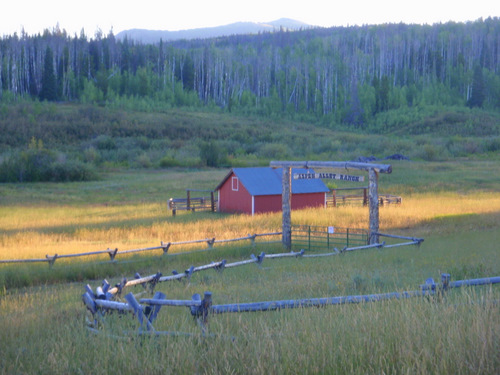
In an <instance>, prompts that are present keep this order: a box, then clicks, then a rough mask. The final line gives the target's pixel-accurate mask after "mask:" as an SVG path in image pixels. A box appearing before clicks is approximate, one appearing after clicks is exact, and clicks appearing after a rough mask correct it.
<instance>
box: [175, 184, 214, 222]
mask: <svg viewBox="0 0 500 375" xmlns="http://www.w3.org/2000/svg"><path fill="white" fill-rule="evenodd" d="M193 193H208V195H203V196H193ZM168 208H169V209H170V210H171V211H172V215H173V216H175V215H176V214H177V211H179V210H180V211H191V212H195V211H211V212H215V211H216V210H217V198H216V196H215V192H214V191H212V190H199V189H187V190H186V198H170V199H169V200H168Z"/></svg>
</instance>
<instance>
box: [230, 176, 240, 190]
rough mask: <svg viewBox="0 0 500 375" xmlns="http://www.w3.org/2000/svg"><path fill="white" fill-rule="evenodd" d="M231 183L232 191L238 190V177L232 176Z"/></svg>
mask: <svg viewBox="0 0 500 375" xmlns="http://www.w3.org/2000/svg"><path fill="white" fill-rule="evenodd" d="M231 185H232V188H233V191H238V190H239V187H240V186H239V185H240V184H239V181H238V177H233V178H232V179H231Z"/></svg>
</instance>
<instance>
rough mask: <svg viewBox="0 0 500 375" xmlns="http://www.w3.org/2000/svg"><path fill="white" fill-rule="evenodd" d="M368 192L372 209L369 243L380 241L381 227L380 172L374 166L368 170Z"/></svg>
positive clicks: (370, 208) (370, 209)
mask: <svg viewBox="0 0 500 375" xmlns="http://www.w3.org/2000/svg"><path fill="white" fill-rule="evenodd" d="M368 179H369V186H368V194H369V199H368V200H369V204H370V207H369V211H370V240H369V243H370V245H371V244H374V243H378V235H377V233H378V229H379V210H378V205H379V202H378V173H377V171H376V170H375V169H374V168H370V169H369V170H368Z"/></svg>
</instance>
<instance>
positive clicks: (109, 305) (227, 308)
mask: <svg viewBox="0 0 500 375" xmlns="http://www.w3.org/2000/svg"><path fill="white" fill-rule="evenodd" d="M498 283H500V276H495V277H487V278H480V279H468V280H458V281H451V276H450V274H442V275H441V283H438V284H437V283H435V282H434V280H433V279H432V278H430V279H427V280H426V281H425V283H424V284H423V285H421V286H420V289H419V290H413V291H404V292H389V293H379V294H366V295H349V296H337V297H324V298H306V299H291V300H277V301H262V302H249V303H230V304H224V305H214V304H213V299H212V293H211V292H209V291H206V292H205V293H204V296H203V298H202V297H201V295H200V294H198V293H196V294H194V295H193V296H192V297H191V299H186V300H169V299H167V298H166V295H165V294H164V293H162V292H156V293H155V295H154V296H153V298H142V299H140V300H139V301H137V299H136V297H135V296H134V295H133V294H132V293H128V294H127V295H126V296H125V300H126V301H127V302H117V301H110V300H107V299H106V297H107V296H108V291H107V290H105V289H103V288H101V287H98V288H97V291H96V293H95V294H94V293H93V291H92V290H91V289H90V288H89V287H88V286H87V291H86V292H85V293H84V294H83V295H82V300H83V302H84V304H85V306H86V307H87V309H88V310H89V311H90V312H91V314H92V316H93V319H94V321H93V322H91V324H90V326H89V329H90V330H91V331H93V332H96V333H101V332H103V331H101V330H99V328H104V327H103V317H104V316H105V315H106V314H108V313H111V312H113V311H119V312H121V313H126V312H131V313H133V315H134V316H135V317H136V318H137V320H138V323H139V327H138V330H137V331H136V332H135V333H134V334H137V335H143V334H147V335H158V336H159V335H176V336H177V335H189V334H187V333H181V332H176V331H157V330H156V329H155V328H154V326H153V323H154V321H155V319H156V318H157V316H158V313H159V312H160V309H161V308H162V307H163V306H176V307H188V308H189V311H190V313H191V315H192V316H193V317H194V318H195V320H196V321H197V322H198V324H199V326H200V327H201V330H202V334H203V336H205V335H207V333H208V329H207V323H208V319H209V317H213V316H214V315H217V314H224V313H243V312H261V311H277V310H282V309H293V308H308V307H321V306H329V305H345V304H359V303H371V302H380V301H385V300H402V299H408V298H412V297H426V296H434V295H443V294H444V293H445V292H447V291H448V290H450V289H453V288H460V287H465V286H480V285H490V284H498ZM107 285H109V284H107ZM104 288H106V287H104ZM89 289H90V290H89Z"/></svg>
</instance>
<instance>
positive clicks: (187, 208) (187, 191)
mask: <svg viewBox="0 0 500 375" xmlns="http://www.w3.org/2000/svg"><path fill="white" fill-rule="evenodd" d="M186 195H187V196H186V205H187V207H186V210H187V211H189V207H190V205H191V192H190V191H189V190H186Z"/></svg>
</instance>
